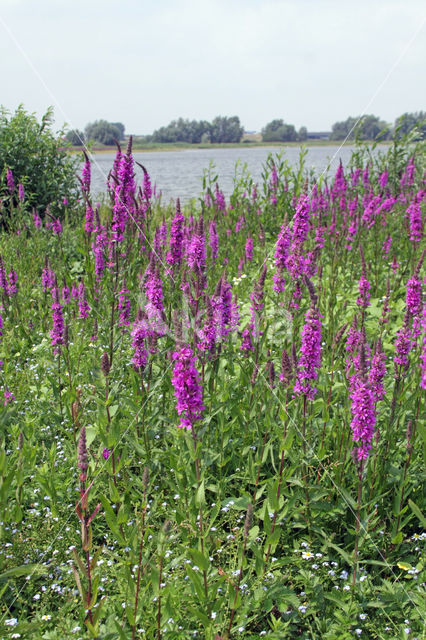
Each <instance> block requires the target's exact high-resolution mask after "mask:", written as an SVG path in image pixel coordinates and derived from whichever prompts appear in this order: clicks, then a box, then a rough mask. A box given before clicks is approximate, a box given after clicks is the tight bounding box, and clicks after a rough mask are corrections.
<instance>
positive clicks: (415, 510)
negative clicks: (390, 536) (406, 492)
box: [408, 499, 426, 528]
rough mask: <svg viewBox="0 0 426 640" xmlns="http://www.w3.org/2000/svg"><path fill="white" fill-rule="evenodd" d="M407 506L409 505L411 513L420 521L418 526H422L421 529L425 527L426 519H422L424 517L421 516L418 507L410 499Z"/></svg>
mask: <svg viewBox="0 0 426 640" xmlns="http://www.w3.org/2000/svg"><path fill="white" fill-rule="evenodd" d="M408 504H409V505H410V509H411V511H412V512H413V513H414V515H416V516H417V518H418V519H419V521H420V524H421V525H422V527H423V528H424V527H426V518H425V517H424V515H423V514H422V512H421V510H420V509H419V507H418V506H417V505H416V503H415V502H413V501H412V500H411V499H409V500H408Z"/></svg>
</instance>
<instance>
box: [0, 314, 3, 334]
mask: <svg viewBox="0 0 426 640" xmlns="http://www.w3.org/2000/svg"><path fill="white" fill-rule="evenodd" d="M2 335H3V316H2V315H1V313H0V338H1V337H2Z"/></svg>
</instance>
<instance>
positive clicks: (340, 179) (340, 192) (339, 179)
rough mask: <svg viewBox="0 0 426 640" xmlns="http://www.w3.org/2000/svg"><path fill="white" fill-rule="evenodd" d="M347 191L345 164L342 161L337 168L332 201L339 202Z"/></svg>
mask: <svg viewBox="0 0 426 640" xmlns="http://www.w3.org/2000/svg"><path fill="white" fill-rule="evenodd" d="M346 189H347V183H346V179H345V173H344V171H343V164H342V161H340V163H339V166H338V167H337V171H336V175H335V177H334V183H333V186H332V189H331V200H332V201H334V200H337V199H339V198H341V197H342V196H344V195H345V193H346Z"/></svg>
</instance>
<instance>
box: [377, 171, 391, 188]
mask: <svg viewBox="0 0 426 640" xmlns="http://www.w3.org/2000/svg"><path fill="white" fill-rule="evenodd" d="M388 179H389V173H388V171H383V173H381V174H380V176H379V185H380V186H381V188H382V189H384V188H385V187H386V185H387V183H388Z"/></svg>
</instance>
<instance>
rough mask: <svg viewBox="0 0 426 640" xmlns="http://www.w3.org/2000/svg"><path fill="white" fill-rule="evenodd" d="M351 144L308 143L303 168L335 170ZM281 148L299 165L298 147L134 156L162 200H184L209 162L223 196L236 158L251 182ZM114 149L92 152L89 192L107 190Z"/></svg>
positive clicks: (195, 191) (198, 187) (193, 193)
mask: <svg viewBox="0 0 426 640" xmlns="http://www.w3.org/2000/svg"><path fill="white" fill-rule="evenodd" d="M353 150H354V147H352V146H350V147H349V146H348V147H346V146H345V147H342V148H341V149H339V147H338V146H330V147H308V154H307V156H306V164H305V168H306V169H310V168H311V167H312V168H314V170H315V173H316V174H317V175H318V174H320V173H322V172H323V171H326V170H327V167H328V166H329V164H330V169H329V171H330V172H331V173H334V172H335V170H336V168H337V166H338V164H339V161H340V159H341V160H342V162H343V164H344V165H346V164H347V163H348V162H349V159H350V157H351V153H352V151H353ZM280 151H281V152H283V154H284V156H283V157H284V158H285V159H287V161H288V162H289V163H290V164H291V165H294V166H297V165H298V162H299V154H300V149H299V148H297V147H286V148H285V149H280V148H278V147H259V148H249V149H244V148H243V149H241V148H233V149H232V148H231V149H185V150H182V151H170V152H169V151H167V152H166V151H157V152H148V153H146V152H145V153H144V152H138V151H136V152H135V153H134V154H133V155H134V159H135V160H136V161H137V162H139V163H140V164H143V165H144V167H145V168H146V169H147V171H148V173H149V174H150V176H151V180H152V184H153V185H154V184H155V185H156V187H157V193H158V192H161V194H162V200H163V202H169V201H170V200H171V199H173V200H175V199H176V198H178V197H179V198H180V199H181V200H182V201H183V202H185V201H188V200H190V199H191V198H194V197H195V198H196V197H198V196H199V195H200V194H201V192H202V177H203V172H204V170H205V169H207V168H208V167H209V164H210V163H211V162H213V163H214V165H215V174H218V176H219V178H218V180H219V186H220V188H221V189H222V191H223V192H224V193H225V195H226V196H229V195H230V194H231V193H232V191H233V183H234V176H235V165H236V163H237V161H239V162H240V163H241V164H242V165H243V164H246V165H247V170H248V172H249V174H250V175H251V176H252V177H253V180H254V182H259V183H260V182H261V175H262V171H263V167H264V165H265V162H266V159H267V157H268V155H269V153H273V154H276V153H279V152H280ZM114 157H115V153H98V154H94V156H93V164H92V193H93V194H94V195H95V194H99V193H103V192H105V190H106V186H105V185H106V178H107V175H108V173H109V171H110V169H111V168H112V164H113V161H114ZM142 175H143V174H142V169H140V168H139V167H137V166H136V176H137V180H138V183H139V184H140V183H141V182H142Z"/></svg>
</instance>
